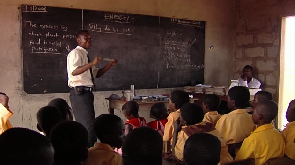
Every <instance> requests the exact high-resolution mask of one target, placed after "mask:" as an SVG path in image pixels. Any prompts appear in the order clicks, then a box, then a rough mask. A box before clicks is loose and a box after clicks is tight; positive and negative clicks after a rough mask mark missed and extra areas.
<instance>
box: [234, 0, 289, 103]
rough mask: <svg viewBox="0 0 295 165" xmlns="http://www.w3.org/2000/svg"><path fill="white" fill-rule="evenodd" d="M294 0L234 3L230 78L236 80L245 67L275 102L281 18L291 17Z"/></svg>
mask: <svg viewBox="0 0 295 165" xmlns="http://www.w3.org/2000/svg"><path fill="white" fill-rule="evenodd" d="M294 7H295V1H294V0H235V1H234V9H235V11H234V13H235V26H236V27H235V32H234V39H233V42H234V43H233V45H234V46H233V48H234V54H233V56H232V64H233V66H232V75H231V76H232V77H231V78H233V79H237V78H239V77H240V75H241V74H242V69H243V67H244V66H245V65H251V66H252V67H253V68H254V77H256V78H257V79H258V80H260V81H261V82H262V88H263V89H264V90H267V91H269V92H271V93H273V94H274V98H275V100H277V95H278V87H279V78H280V77H279V73H280V71H279V69H280V66H279V64H280V62H279V60H280V37H281V19H282V17H286V16H292V15H295V9H294Z"/></svg>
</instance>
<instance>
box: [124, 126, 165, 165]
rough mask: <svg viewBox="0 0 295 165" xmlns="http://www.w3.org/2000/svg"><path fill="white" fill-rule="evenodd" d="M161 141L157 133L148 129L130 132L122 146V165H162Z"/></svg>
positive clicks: (142, 128)
mask: <svg viewBox="0 0 295 165" xmlns="http://www.w3.org/2000/svg"><path fill="white" fill-rule="evenodd" d="M162 146H163V141H162V137H161V135H159V133H158V132H157V131H155V130H153V129H151V128H149V127H141V128H138V129H135V130H133V131H132V132H130V133H129V134H128V135H127V136H126V138H125V141H124V144H123V146H122V151H123V156H122V157H123V165H162Z"/></svg>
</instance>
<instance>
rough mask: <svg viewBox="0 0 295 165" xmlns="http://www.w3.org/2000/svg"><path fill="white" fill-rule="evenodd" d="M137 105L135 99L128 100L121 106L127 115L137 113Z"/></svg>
mask: <svg viewBox="0 0 295 165" xmlns="http://www.w3.org/2000/svg"><path fill="white" fill-rule="evenodd" d="M138 110H139V105H138V104H137V102H136V101H128V102H127V103H125V104H124V105H123V106H122V111H125V112H126V114H128V115H138Z"/></svg>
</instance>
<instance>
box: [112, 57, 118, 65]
mask: <svg viewBox="0 0 295 165" xmlns="http://www.w3.org/2000/svg"><path fill="white" fill-rule="evenodd" d="M110 63H111V65H112V66H115V65H116V64H117V63H118V59H115V58H114V59H113V60H112V61H111V62H110Z"/></svg>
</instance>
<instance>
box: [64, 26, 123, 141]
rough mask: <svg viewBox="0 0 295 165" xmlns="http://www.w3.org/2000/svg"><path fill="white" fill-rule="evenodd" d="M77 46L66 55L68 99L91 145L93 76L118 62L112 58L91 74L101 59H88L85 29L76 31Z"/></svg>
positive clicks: (93, 138) (89, 38)
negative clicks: (86, 131)
mask: <svg viewBox="0 0 295 165" xmlns="http://www.w3.org/2000/svg"><path fill="white" fill-rule="evenodd" d="M77 44H78V46H77V47H76V48H75V49H73V50H72V51H71V52H70V53H69V54H68V57H67V71H68V86H69V87H70V88H71V91H70V101H71V105H72V109H73V113H74V116H75V119H76V121H78V122H79V123H81V124H82V125H83V126H84V127H85V128H86V129H87V130H88V146H89V147H91V146H93V144H94V142H96V135H95V132H94V129H93V125H94V121H95V112H94V104H93V101H94V96H93V93H92V91H93V88H94V76H95V77H96V78H99V77H100V76H102V75H103V74H104V73H105V72H107V71H108V70H109V69H110V68H111V67H112V66H114V65H116V64H117V63H118V60H117V59H113V60H112V61H110V62H109V63H108V64H107V65H106V66H104V67H103V68H102V69H99V70H98V72H97V73H96V75H93V74H92V68H95V67H94V66H95V65H96V64H98V63H99V62H101V61H102V60H103V58H102V57H100V56H96V57H95V58H94V59H93V61H90V59H89V56H88V51H87V49H89V48H90V46H91V36H90V34H89V32H88V31H87V30H81V31H79V32H78V33H77Z"/></svg>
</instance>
